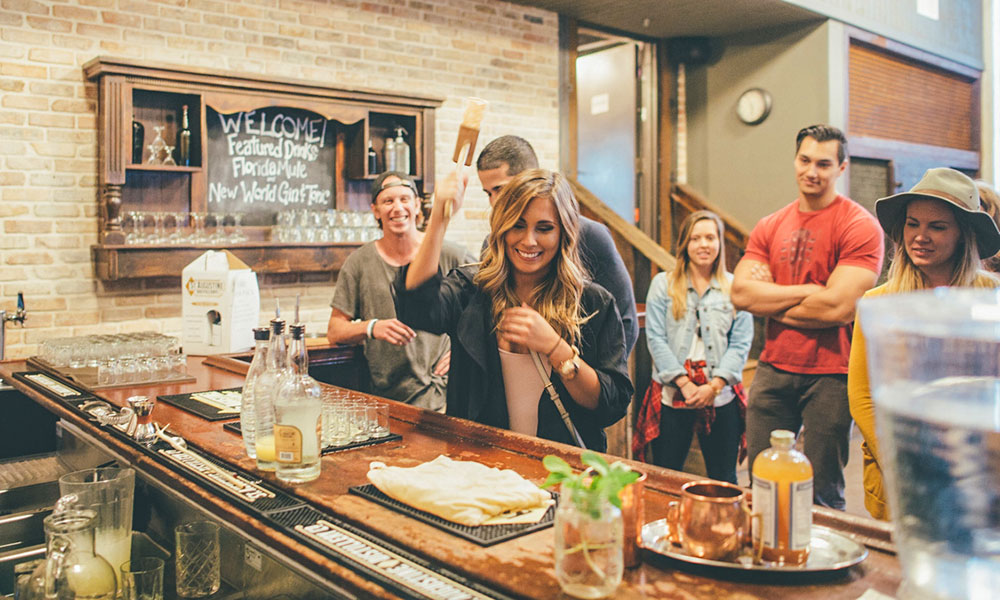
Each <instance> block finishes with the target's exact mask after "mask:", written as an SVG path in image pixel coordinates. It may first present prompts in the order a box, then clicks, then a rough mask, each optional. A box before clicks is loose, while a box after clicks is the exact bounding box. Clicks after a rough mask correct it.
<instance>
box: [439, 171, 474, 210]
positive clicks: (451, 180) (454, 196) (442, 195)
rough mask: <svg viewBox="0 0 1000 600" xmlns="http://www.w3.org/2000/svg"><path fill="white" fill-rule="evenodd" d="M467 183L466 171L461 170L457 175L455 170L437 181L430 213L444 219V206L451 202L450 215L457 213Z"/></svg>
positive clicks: (460, 206)
mask: <svg viewBox="0 0 1000 600" xmlns="http://www.w3.org/2000/svg"><path fill="white" fill-rule="evenodd" d="M468 183H469V174H468V173H465V172H462V174H461V176H459V175H458V174H457V173H456V172H455V171H452V172H450V173H448V175H446V176H445V178H444V179H442V180H440V181H438V183H437V186H436V187H435V188H434V206H433V207H432V208H431V213H432V214H434V215H437V218H438V219H444V207H445V206H447V205H449V204H451V216H455V215H457V214H458V211H459V210H460V209H461V208H462V200H463V198H465V187H466V185H468Z"/></svg>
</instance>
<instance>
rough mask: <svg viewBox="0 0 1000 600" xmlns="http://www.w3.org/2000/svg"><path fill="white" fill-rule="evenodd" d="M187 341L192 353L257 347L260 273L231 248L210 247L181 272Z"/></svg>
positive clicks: (184, 342)
mask: <svg viewBox="0 0 1000 600" xmlns="http://www.w3.org/2000/svg"><path fill="white" fill-rule="evenodd" d="M181 288H182V291H181V294H182V295H183V297H184V299H183V302H182V312H181V314H182V317H183V324H182V326H181V327H182V329H181V344H182V345H183V346H184V352H185V353H187V354H195V355H205V354H228V353H232V352H243V351H246V350H249V349H251V348H253V346H254V341H253V328H254V327H257V323H258V320H259V318H260V291H259V289H258V287H257V274H256V273H254V272H253V271H252V270H251V269H250V267H248V266H247V265H246V263H244V262H243V261H241V260H240V259H238V258H236V256H235V255H233V253H231V252H230V251H228V250H208V251H206V252H205V253H204V254H202V255H201V256H199V257H198V258H196V259H195V260H194V261H193V262H192V263H191V264H189V265H188V266H186V267H184V271H183V273H182V275H181Z"/></svg>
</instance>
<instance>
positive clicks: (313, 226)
mask: <svg viewBox="0 0 1000 600" xmlns="http://www.w3.org/2000/svg"><path fill="white" fill-rule="evenodd" d="M380 237H382V231H381V230H380V229H379V227H378V223H376V222H375V215H373V214H372V213H371V211H356V210H335V209H329V210H324V211H314V210H306V209H295V210H286V211H282V212H279V213H278V214H277V215H276V218H275V225H274V228H273V230H272V232H271V239H273V240H274V241H278V242H293V243H294V242H307V243H312V242H321V243H322V242H335V243H341V242H348V243H364V242H371V241H374V240H377V239H379V238H380Z"/></svg>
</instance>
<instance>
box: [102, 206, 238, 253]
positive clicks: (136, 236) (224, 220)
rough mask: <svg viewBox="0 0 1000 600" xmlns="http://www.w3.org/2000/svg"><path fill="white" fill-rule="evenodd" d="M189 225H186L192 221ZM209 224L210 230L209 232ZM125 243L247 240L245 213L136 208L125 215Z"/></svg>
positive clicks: (233, 242)
mask: <svg viewBox="0 0 1000 600" xmlns="http://www.w3.org/2000/svg"><path fill="white" fill-rule="evenodd" d="M188 221H190V223H189V224H188V226H185V224H187V223H188ZM206 223H207V224H208V226H209V227H208V230H207V231H206ZM122 228H123V229H124V230H125V243H126V244H129V245H132V244H209V245H214V246H225V245H227V244H239V243H241V242H245V241H247V239H248V238H247V235H246V233H245V232H244V231H243V215H241V214H238V213H195V212H193V213H188V212H184V211H180V212H165V211H156V212H150V211H141V210H133V211H128V212H126V213H125V214H124V218H123V221H122Z"/></svg>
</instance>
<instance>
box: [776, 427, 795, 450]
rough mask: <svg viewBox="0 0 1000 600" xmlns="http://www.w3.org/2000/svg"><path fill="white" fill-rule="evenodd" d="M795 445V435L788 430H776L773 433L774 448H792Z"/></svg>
mask: <svg viewBox="0 0 1000 600" xmlns="http://www.w3.org/2000/svg"><path fill="white" fill-rule="evenodd" d="M794 443H795V433H794V432H791V431H788V430H787V429H775V430H774V431H772V432H771V445H772V446H785V447H791V445H792V444H794Z"/></svg>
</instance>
